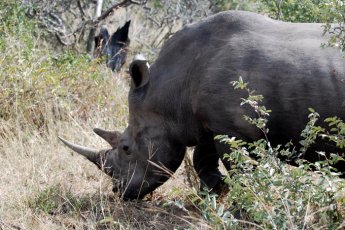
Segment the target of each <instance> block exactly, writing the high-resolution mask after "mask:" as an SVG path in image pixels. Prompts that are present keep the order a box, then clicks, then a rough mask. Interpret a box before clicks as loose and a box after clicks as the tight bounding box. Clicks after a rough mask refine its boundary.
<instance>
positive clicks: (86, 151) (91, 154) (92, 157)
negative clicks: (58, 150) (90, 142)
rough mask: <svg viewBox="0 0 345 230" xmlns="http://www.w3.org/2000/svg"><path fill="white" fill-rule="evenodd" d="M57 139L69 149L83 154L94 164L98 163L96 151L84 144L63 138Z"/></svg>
mask: <svg viewBox="0 0 345 230" xmlns="http://www.w3.org/2000/svg"><path fill="white" fill-rule="evenodd" d="M59 139H60V140H61V141H62V142H63V143H64V144H65V145H66V146H67V147H68V148H70V149H72V150H73V151H75V152H77V153H79V154H81V155H83V156H84V157H86V158H87V159H88V160H89V161H91V162H93V163H94V164H96V165H98V164H99V162H98V160H99V157H98V151H97V150H95V149H92V148H86V147H84V146H80V145H76V144H73V143H72V142H69V141H66V140H65V139H63V138H61V137H59Z"/></svg>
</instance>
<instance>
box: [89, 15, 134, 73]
mask: <svg viewBox="0 0 345 230" xmlns="http://www.w3.org/2000/svg"><path fill="white" fill-rule="evenodd" d="M130 24H131V21H130V20H129V21H127V22H126V23H125V25H124V26H123V27H119V28H117V30H116V31H115V32H114V33H113V34H112V35H111V37H110V35H109V32H108V30H107V29H106V28H104V27H103V28H101V30H100V33H99V35H98V36H96V37H95V47H96V49H95V54H94V56H95V57H99V56H106V58H107V67H109V68H110V69H111V70H112V71H119V70H120V69H121V67H122V66H123V65H124V64H125V62H126V59H127V52H128V46H129V43H130V40H129V38H128V31H129V26H130Z"/></svg>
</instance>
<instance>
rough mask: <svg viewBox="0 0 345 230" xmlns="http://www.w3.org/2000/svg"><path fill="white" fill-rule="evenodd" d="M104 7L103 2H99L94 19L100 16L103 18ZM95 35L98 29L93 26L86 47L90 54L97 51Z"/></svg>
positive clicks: (100, 0) (99, 0) (101, 0)
mask: <svg viewBox="0 0 345 230" xmlns="http://www.w3.org/2000/svg"><path fill="white" fill-rule="evenodd" d="M102 6H103V0H97V4H96V10H95V16H94V19H97V18H98V17H99V16H101V14H102ZM95 35H96V28H95V26H94V25H92V28H91V29H90V33H89V36H88V39H87V45H86V51H87V52H88V53H90V54H91V53H92V52H93V50H94V49H95V42H94V40H95Z"/></svg>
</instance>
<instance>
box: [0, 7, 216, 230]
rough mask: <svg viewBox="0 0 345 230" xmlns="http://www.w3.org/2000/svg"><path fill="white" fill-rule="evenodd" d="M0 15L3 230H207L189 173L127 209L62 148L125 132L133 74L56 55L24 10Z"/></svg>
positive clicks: (99, 144)
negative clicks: (106, 132)
mask: <svg viewBox="0 0 345 230" xmlns="http://www.w3.org/2000/svg"><path fill="white" fill-rule="evenodd" d="M5 10H10V9H5ZM120 13H121V11H120ZM10 14H11V15H10ZM122 15H125V12H124V11H123V12H122ZM1 16H3V17H2V18H0V19H1V20H0V22H1V24H0V29H1V33H4V35H1V39H0V40H1V43H0V47H1V51H2V52H1V54H0V74H1V75H0V82H1V84H0V104H1V107H0V150H1V151H0V159H1V160H0V229H173V228H174V227H178V226H180V227H181V228H187V227H191V228H198V229H208V228H209V226H208V225H207V224H206V222H203V221H202V218H201V217H200V213H199V212H198V211H197V210H196V209H195V208H193V207H192V206H191V207H190V208H189V209H186V208H185V204H188V203H189V204H191V202H188V199H187V197H188V194H189V193H192V192H193V190H192V189H191V186H190V185H189V184H188V183H187V182H186V181H185V176H184V168H183V167H181V170H180V171H179V172H178V173H177V174H175V175H176V176H175V177H174V178H173V179H171V180H170V181H169V182H168V183H166V184H165V185H164V186H163V187H161V188H159V189H158V190H157V191H155V192H154V193H153V194H151V196H148V197H147V199H146V200H145V201H138V202H134V201H133V202H123V201H121V200H120V199H119V198H118V196H117V195H116V194H113V193H112V191H111V181H110V178H108V177H107V176H106V175H105V174H103V173H102V172H101V171H99V170H98V169H97V168H96V167H95V166H94V165H92V164H91V163H89V162H88V161H87V160H85V159H83V158H82V157H80V156H78V155H76V154H73V153H72V152H71V151H70V150H68V149H67V148H65V147H64V146H63V145H62V144H61V142H59V140H58V138H57V137H58V136H59V135H61V136H63V137H66V138H68V139H69V140H71V141H74V142H76V143H80V144H83V145H86V146H92V147H94V148H99V149H100V148H108V147H109V146H107V144H106V143H105V142H103V141H102V140H101V139H100V138H98V137H97V136H96V135H95V134H93V133H92V129H93V128H94V127H102V128H106V129H118V130H123V129H124V128H125V127H126V122H127V113H128V111H127V99H126V98H127V92H128V85H129V84H128V75H127V73H126V67H125V68H123V70H122V71H121V72H119V73H112V72H111V71H110V70H109V69H107V68H106V66H105V65H104V64H101V63H102V62H101V63H99V61H97V60H95V61H91V62H90V60H89V58H88V57H87V56H82V55H77V54H75V53H74V52H72V51H67V52H64V53H62V54H57V53H54V52H52V49H50V48H48V46H47V44H45V43H44V39H43V38H44V36H46V35H45V34H42V33H41V32H40V30H38V29H37V28H36V25H35V22H32V21H29V20H27V19H25V20H23V18H22V17H24V14H23V12H20V11H18V8H15V7H14V8H13V9H12V12H8V14H7V15H6V14H4V11H1ZM11 17H12V18H11ZM20 19H22V21H21V20H20ZM133 21H134V23H133V24H132V27H131V34H130V36H131V37H133V38H134V37H136V38H137V39H141V38H142V36H143V33H144V32H145V28H144V27H142V26H141V25H138V24H137V23H138V21H140V20H133ZM12 23H13V24H12ZM114 29H115V28H114ZM140 34H141V35H140ZM146 36H150V35H148V34H146ZM136 46H141V47H142V46H143V45H142V43H140V42H138V40H136V39H132V47H136ZM133 49H134V48H133ZM131 51H132V50H131ZM133 53H134V52H133V51H132V52H131V56H132V55H133ZM130 58H131V57H130ZM172 188H174V189H172ZM182 200H184V201H183V202H182ZM182 203H183V204H182Z"/></svg>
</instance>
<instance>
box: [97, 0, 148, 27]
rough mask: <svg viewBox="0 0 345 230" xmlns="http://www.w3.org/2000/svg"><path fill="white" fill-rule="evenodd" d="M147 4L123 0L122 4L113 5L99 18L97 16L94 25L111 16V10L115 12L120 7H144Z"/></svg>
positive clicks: (145, 1)
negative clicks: (132, 5)
mask: <svg viewBox="0 0 345 230" xmlns="http://www.w3.org/2000/svg"><path fill="white" fill-rule="evenodd" d="M146 3H147V0H144V1H133V0H124V1H122V2H119V3H116V4H114V5H112V6H111V7H109V8H108V9H107V10H106V11H105V12H104V13H103V14H102V15H101V16H99V17H98V18H97V19H96V20H95V21H94V23H95V24H98V23H99V22H100V21H102V20H104V19H105V18H107V17H108V16H109V14H111V12H113V10H116V9H118V8H120V7H127V6H129V5H131V4H134V5H144V4H146Z"/></svg>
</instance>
